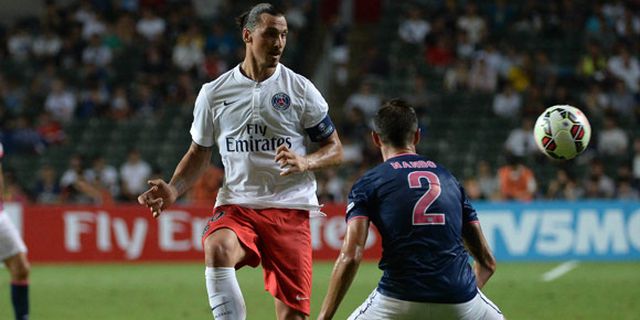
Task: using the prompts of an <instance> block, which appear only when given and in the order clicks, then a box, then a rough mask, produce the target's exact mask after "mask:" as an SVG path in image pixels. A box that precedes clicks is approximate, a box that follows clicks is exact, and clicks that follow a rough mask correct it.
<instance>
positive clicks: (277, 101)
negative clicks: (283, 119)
mask: <svg viewBox="0 0 640 320" xmlns="http://www.w3.org/2000/svg"><path fill="white" fill-rule="evenodd" d="M271 106H273V108H274V109H276V110H278V111H285V110H287V109H289V106H291V98H290V97H289V95H287V94H286V93H284V92H278V93H276V94H274V95H273V97H271Z"/></svg>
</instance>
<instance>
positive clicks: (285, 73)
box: [280, 63, 313, 88]
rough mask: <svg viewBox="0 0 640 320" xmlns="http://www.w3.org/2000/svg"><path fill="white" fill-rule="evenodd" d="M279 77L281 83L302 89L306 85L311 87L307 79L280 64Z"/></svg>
mask: <svg viewBox="0 0 640 320" xmlns="http://www.w3.org/2000/svg"><path fill="white" fill-rule="evenodd" d="M280 77H281V79H282V81H286V82H289V83H291V84H293V85H296V86H299V87H302V88H306V87H307V86H308V85H313V83H312V82H311V80H309V79H307V77H305V76H303V75H301V74H299V73H297V72H295V71H293V70H291V69H290V68H289V67H287V66H285V65H284V64H282V63H281V64H280Z"/></svg>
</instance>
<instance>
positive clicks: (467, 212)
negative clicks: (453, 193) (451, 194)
mask: <svg viewBox="0 0 640 320" xmlns="http://www.w3.org/2000/svg"><path fill="white" fill-rule="evenodd" d="M460 194H461V196H462V222H463V223H474V222H478V221H479V220H478V213H477V212H476V209H475V208H474V207H473V205H471V202H470V201H469V199H468V198H467V193H466V192H465V191H464V187H462V186H460Z"/></svg>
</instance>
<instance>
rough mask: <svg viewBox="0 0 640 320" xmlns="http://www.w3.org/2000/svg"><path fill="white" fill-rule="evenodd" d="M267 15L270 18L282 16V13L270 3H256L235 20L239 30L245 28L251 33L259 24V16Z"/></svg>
mask: <svg viewBox="0 0 640 320" xmlns="http://www.w3.org/2000/svg"><path fill="white" fill-rule="evenodd" d="M263 13H268V14H270V15H272V16H284V12H283V11H281V10H280V9H278V8H276V7H275V6H274V5H272V4H270V3H264V2H263V3H258V4H256V5H255V6H253V7H251V9H249V10H247V11H245V12H244V13H243V14H241V15H240V16H239V17H237V18H236V23H237V24H238V26H239V27H240V30H242V29H244V28H247V29H249V31H253V30H254V29H255V28H256V26H257V25H258V23H259V22H260V15H261V14H263Z"/></svg>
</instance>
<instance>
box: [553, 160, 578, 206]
mask: <svg viewBox="0 0 640 320" xmlns="http://www.w3.org/2000/svg"><path fill="white" fill-rule="evenodd" d="M583 194H584V191H583V190H582V189H581V188H580V187H579V186H578V185H577V183H576V180H575V178H574V177H573V175H571V174H570V173H569V171H567V169H564V168H559V169H558V171H556V177H555V178H554V179H553V180H551V181H550V182H549V186H548V188H547V194H546V198H547V199H558V200H577V199H580V198H581V197H582V196H583Z"/></svg>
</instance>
